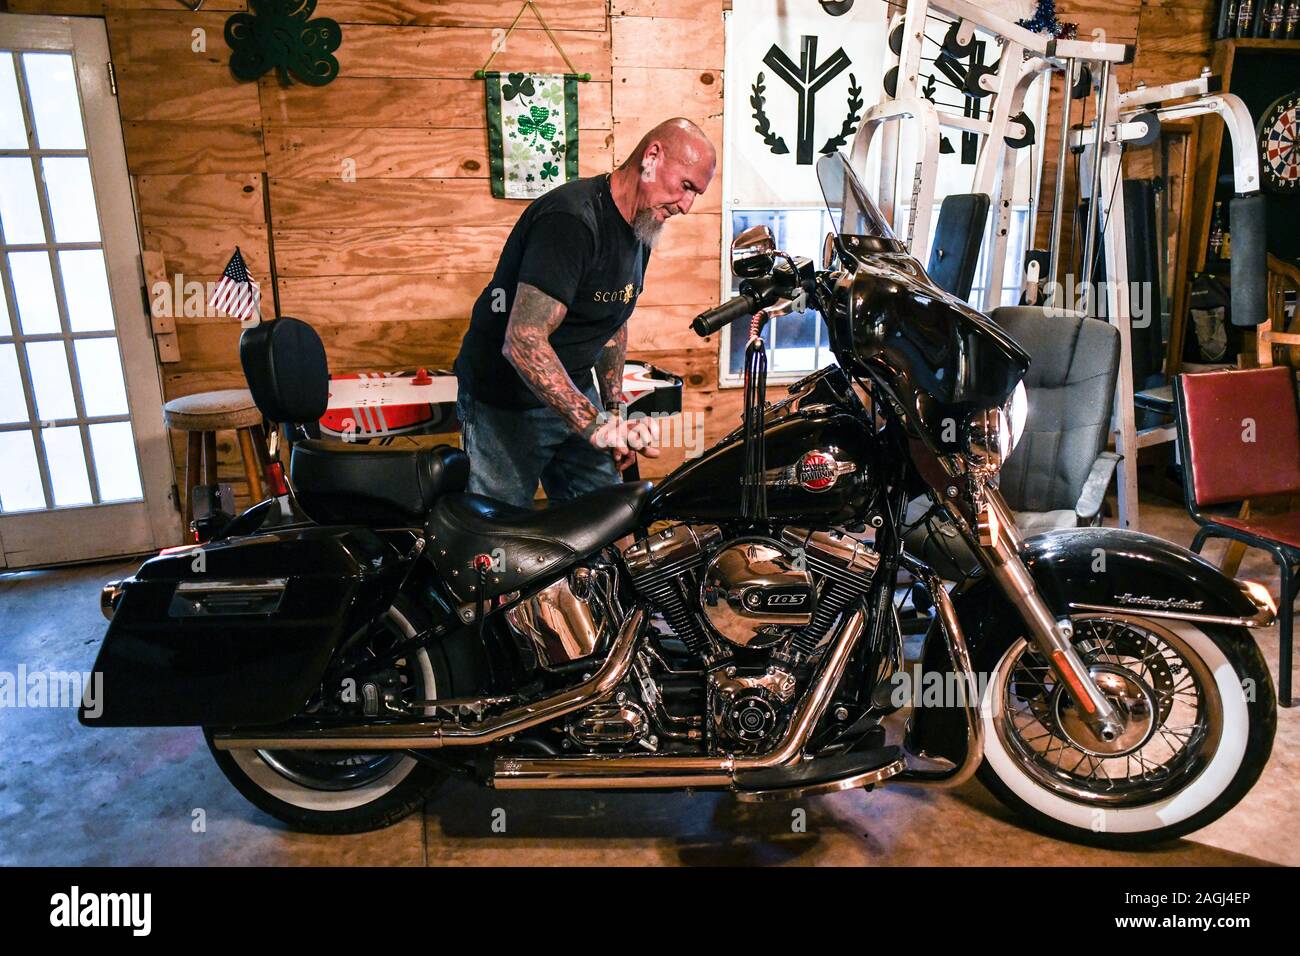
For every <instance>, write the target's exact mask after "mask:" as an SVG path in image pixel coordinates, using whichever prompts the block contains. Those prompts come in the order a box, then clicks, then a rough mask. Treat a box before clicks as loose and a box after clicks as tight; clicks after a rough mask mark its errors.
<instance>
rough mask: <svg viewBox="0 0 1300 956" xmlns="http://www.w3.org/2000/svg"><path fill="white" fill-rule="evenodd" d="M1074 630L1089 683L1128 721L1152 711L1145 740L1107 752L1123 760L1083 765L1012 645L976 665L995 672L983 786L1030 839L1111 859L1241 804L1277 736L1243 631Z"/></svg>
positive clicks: (1262, 670)
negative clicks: (1103, 688) (1104, 691)
mask: <svg viewBox="0 0 1300 956" xmlns="http://www.w3.org/2000/svg"><path fill="white" fill-rule="evenodd" d="M1073 623H1074V625H1075V637H1074V642H1075V645H1076V647H1077V648H1079V649H1080V653H1081V656H1084V657H1085V660H1088V661H1089V663H1090V664H1091V665H1094V666H1096V667H1097V668H1098V670H1096V671H1094V674H1099V673H1100V674H1102V675H1111V676H1115V677H1116V678H1117V679H1116V680H1115V681H1113V683H1112V686H1121V687H1123V688H1124V689H1125V690H1127V691H1128V692H1129V693H1130V694H1131V696H1132V699H1131V701H1130V703H1132V704H1133V705H1134V709H1135V711H1136V712H1138V713H1140V712H1141V711H1142V710H1143V708H1144V707H1146V708H1147V709H1148V711H1149V719H1148V724H1149V727H1148V729H1147V730H1146V731H1145V732H1142V727H1141V725H1140V724H1139V725H1137V726H1136V731H1135V733H1134V739H1132V740H1130V741H1128V742H1127V744H1126V745H1121V744H1116V745H1115V747H1116V748H1117V750H1118V751H1121V752H1118V753H1115V754H1111V753H1107V752H1104V751H1101V752H1093V753H1091V754H1090V753H1089V750H1090V746H1089V741H1088V740H1086V739H1085V736H1084V734H1082V733H1081V732H1080V729H1079V724H1078V722H1077V721H1074V720H1073V718H1072V716H1071V714H1070V709H1071V707H1072V704H1071V702H1069V701H1068V700H1067V699H1066V698H1065V696H1064V695H1063V692H1062V689H1061V688H1059V687H1054V686H1053V684H1054V678H1052V677H1051V675H1050V674H1048V673H1047V668H1046V664H1045V663H1044V662H1043V661H1042V659H1041V658H1039V657H1038V656H1037V652H1036V651H1035V650H1034V649H1033V648H1032V647H1030V646H1029V645H1028V644H1027V643H1026V641H1025V640H1024V639H1023V638H1017V639H1016V640H1014V641H1012V642H1011V644H1010V646H1007V647H1005V648H1004V649H1002V651H1001V653H998V652H997V649H994V648H989V649H988V653H987V657H986V659H984V660H981V661H977V662H976V669H977V671H979V672H980V673H989V674H990V679H989V681H988V685H987V687H986V689H985V690H984V697H983V700H982V702H981V719H982V720H983V721H984V738H985V744H984V762H983V763H982V764H981V766H980V769H979V778H980V780H981V781H982V782H983V783H984V785H985V786H986V787H987V788H988V789H989V790H990V791H991V792H992V793H993V794H994V795H995V796H996V797H997V798H998V799H999V800H1001V801H1002V802H1003V803H1004V804H1006V805H1007V806H1008V807H1009V808H1011V809H1012V810H1014V811H1016V812H1017V813H1018V814H1020V815H1021V816H1023V817H1024V818H1026V819H1027V820H1028V821H1029V822H1030V823H1031V824H1032V825H1033V826H1034V827H1035V828H1036V829H1038V830H1040V831H1042V832H1045V833H1048V834H1050V835H1052V836H1057V837H1061V838H1064V839H1067V840H1072V841H1075V842H1079V843H1085V844H1089V845H1093V846H1100V847H1106V848H1111V849H1122V848H1132V847H1137V846H1145V845H1150V844H1153V843H1159V842H1162V841H1166V840H1172V839H1175V838H1177V837H1180V836H1183V835H1184V834H1187V833H1190V832H1192V831H1194V830H1198V829H1200V828H1201V827H1204V826H1206V825H1208V824H1209V823H1211V822H1213V821H1214V820H1217V819H1218V818H1219V817H1221V816H1223V814H1225V813H1227V812H1228V811H1229V810H1231V809H1232V808H1233V807H1234V806H1236V804H1237V803H1238V802H1239V801H1240V800H1241V799H1242V797H1244V796H1245V795H1246V793H1247V792H1248V791H1249V790H1250V788H1251V787H1252V786H1254V784H1255V782H1256V781H1257V780H1258V779H1259V775H1260V774H1261V773H1262V772H1263V769H1264V765H1265V764H1266V763H1267V762H1268V758H1269V754H1270V753H1271V751H1272V746H1273V736H1274V732H1275V730H1276V727H1277V708H1276V698H1275V695H1274V691H1273V682H1272V678H1271V677H1270V676H1269V672H1268V666H1267V665H1266V664H1265V662H1264V658H1263V656H1262V655H1261V653H1260V651H1259V647H1258V646H1257V645H1256V644H1255V642H1254V640H1253V639H1252V638H1251V636H1250V634H1249V632H1247V631H1246V630H1244V629H1242V628H1230V627H1224V626H1218V625H1210V624H1193V623H1190V622H1186V621H1172V620H1158V619H1155V618H1143V617H1141V616H1139V615H1134V616H1129V615H1122V616H1119V615H1110V616H1106V615H1084V616H1080V617H1076V618H1074V619H1073ZM1103 634H1104V635H1109V636H1108V637H1104V638H1103V637H1101V636H1100V635H1103ZM1116 634H1119V635H1120V638H1118V639H1117V638H1116V637H1115V636H1114V635H1116ZM1090 642H1091V643H1090ZM1135 649H1136V650H1135ZM1131 726H1132V725H1131ZM1072 733H1073V736H1072ZM1130 748H1131V749H1130ZM1153 754H1154V757H1155V759H1154V760H1153ZM1076 755H1077V759H1076ZM1144 755H1145V756H1144ZM1162 757H1163V758H1164V759H1163V760H1161V759H1160V758H1162ZM1135 762H1136V768H1135V767H1134V763H1135Z"/></svg>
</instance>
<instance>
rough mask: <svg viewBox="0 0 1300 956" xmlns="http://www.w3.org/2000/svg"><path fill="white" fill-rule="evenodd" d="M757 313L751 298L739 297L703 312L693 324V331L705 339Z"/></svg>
mask: <svg viewBox="0 0 1300 956" xmlns="http://www.w3.org/2000/svg"><path fill="white" fill-rule="evenodd" d="M757 311H758V309H756V308H755V303H754V301H753V300H752V299H751V298H750V297H749V296H747V295H744V294H742V295H738V296H736V297H735V298H734V299H729V300H728V301H726V302H724V303H722V305H719V306H716V307H715V308H712V309H709V310H708V311H706V312H701V313H700V314H699V315H697V316H696V317H695V320H694V321H693V322H691V330H692V331H693V332H694V333H695V334H696V335H698V336H700V337H701V338H703V337H704V336H706V335H712V334H713V333H714V332H717V331H718V330H719V329H721V328H723V326H727V325H730V324H731V323H732V322H734V321H736V320H737V319H743V318H745V317H746V316H750V315H753V314H754V313H755V312H757Z"/></svg>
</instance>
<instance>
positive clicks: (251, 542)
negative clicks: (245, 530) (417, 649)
mask: <svg viewBox="0 0 1300 956" xmlns="http://www.w3.org/2000/svg"><path fill="white" fill-rule="evenodd" d="M397 543H401V542H397ZM404 571H405V561H404V555H403V552H402V551H400V550H399V549H398V547H397V546H396V543H395V542H394V541H393V540H390V539H389V538H387V537H385V536H381V535H380V534H377V533H376V532H374V531H372V530H369V529H367V528H356V527H347V528H338V527H333V528H326V527H319V526H310V527H301V528H290V529H283V530H279V531H276V532H274V533H269V534H259V535H253V536H249V537H243V538H233V539H230V540H226V541H219V542H213V543H210V544H206V545H204V546H203V547H202V548H199V547H195V548H188V549H185V550H183V551H175V552H172V553H167V554H162V555H159V556H158V557H156V558H152V559H150V560H148V561H146V562H145V563H144V565H142V566H141V568H140V570H139V571H138V572H136V576H135V577H134V578H131V579H128V580H127V581H124V582H122V592H121V596H120V597H119V598H118V599H117V601H116V604H115V610H114V612H113V616H112V619H111V623H110V624H109V628H108V634H107V635H106V636H105V638H104V643H103V646H102V647H101V648H100V651H99V657H98V659H97V660H96V661H95V672H96V674H97V675H102V677H101V680H102V684H101V685H100V688H99V689H100V693H99V695H98V700H97V701H95V702H94V704H95V706H94V707H92V709H91V710H89V711H88V710H87V708H86V706H85V704H84V703H83V705H82V708H81V711H80V719H81V722H82V723H83V724H85V725H87V726H92V727H123V726H126V727H141V726H186V725H202V726H230V725H242V724H269V723H279V722H281V721H284V720H288V719H289V718H290V717H292V716H293V715H294V714H296V713H298V712H299V711H300V710H301V709H302V707H303V705H304V704H305V703H306V702H307V701H308V699H309V698H310V697H311V695H312V693H313V691H314V690H315V689H316V687H317V685H318V684H319V682H320V680H321V677H322V675H323V674H324V672H325V668H326V666H327V665H328V664H329V661H330V658H331V657H332V655H333V654H334V652H335V651H336V650H337V648H338V647H339V645H340V644H341V643H342V642H343V641H344V640H346V639H347V638H348V637H350V636H351V635H352V634H354V633H356V632H357V631H358V630H359V629H360V628H362V627H363V626H365V625H366V624H367V623H368V622H369V621H371V620H373V619H374V617H375V616H376V615H378V614H379V613H381V612H382V611H384V610H385V609H386V608H387V607H388V606H389V604H391V602H392V600H393V598H394V596H395V595H396V592H397V589H398V587H399V586H400V584H401V581H402V578H403V572H404ZM92 686H93V685H92ZM95 711H98V713H96V712H95Z"/></svg>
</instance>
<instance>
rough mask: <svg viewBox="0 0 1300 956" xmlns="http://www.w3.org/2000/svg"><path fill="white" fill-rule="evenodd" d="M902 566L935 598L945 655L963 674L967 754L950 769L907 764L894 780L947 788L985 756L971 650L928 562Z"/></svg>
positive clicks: (972, 770) (971, 773) (906, 559)
mask: <svg viewBox="0 0 1300 956" xmlns="http://www.w3.org/2000/svg"><path fill="white" fill-rule="evenodd" d="M903 566H904V567H905V568H907V570H908V571H909V572H911V574H912V575H913V576H915V577H918V578H920V579H921V581H922V582H923V583H924V584H925V587H926V590H928V591H929V592H930V596H931V597H932V598H933V599H934V607H935V611H936V613H937V614H938V619H939V630H940V631H942V632H943V637H944V641H945V643H947V645H948V656H949V657H950V658H951V659H952V662H953V666H954V667H955V668H956V669H957V673H958V674H960V675H962V715H963V716H964V717H965V718H966V756H965V757H963V758H962V761H961V763H959V764H957V766H955V767H953V768H952V769H951V770H929V769H924V768H920V767H908V768H907V769H906V770H904V771H903V772H902V773H901V774H899V775H898V778H897V779H898V782H899V783H918V784H925V785H927V786H931V787H939V788H941V789H945V790H948V789H951V788H953V787H960V786H961V785H962V784H963V783H965V782H966V781H967V780H969V779H970V778H971V777H973V776H974V775H975V771H976V770H978V769H979V766H980V762H981V761H982V760H983V759H984V724H983V722H982V721H981V720H980V703H981V702H980V699H979V693H978V684H977V683H976V681H975V670H974V668H972V667H971V662H970V651H969V649H968V648H967V647H966V635H965V634H963V633H962V629H961V622H960V621H958V620H957V609H956V608H954V607H953V605H952V598H950V597H949V596H948V592H947V591H945V590H944V587H943V581H942V580H940V578H939V575H937V574H935V573H934V571H933V570H932V569H931V568H930V567H929V566H928V565H925V564H922V563H921V562H920V561H917V560H915V559H913V558H911V557H910V556H908V555H904V556H903Z"/></svg>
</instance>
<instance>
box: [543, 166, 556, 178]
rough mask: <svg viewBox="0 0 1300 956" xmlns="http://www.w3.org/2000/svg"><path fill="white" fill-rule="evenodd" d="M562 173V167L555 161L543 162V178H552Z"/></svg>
mask: <svg viewBox="0 0 1300 956" xmlns="http://www.w3.org/2000/svg"><path fill="white" fill-rule="evenodd" d="M558 175H560V167H559V166H556V165H555V164H554V163H542V179H550V178H552V177H553V176H558Z"/></svg>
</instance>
